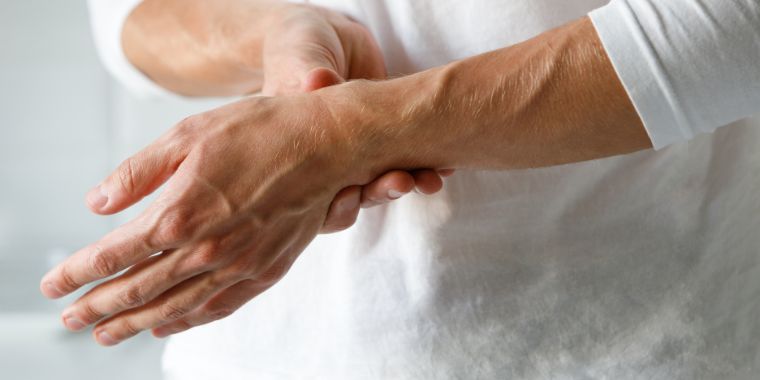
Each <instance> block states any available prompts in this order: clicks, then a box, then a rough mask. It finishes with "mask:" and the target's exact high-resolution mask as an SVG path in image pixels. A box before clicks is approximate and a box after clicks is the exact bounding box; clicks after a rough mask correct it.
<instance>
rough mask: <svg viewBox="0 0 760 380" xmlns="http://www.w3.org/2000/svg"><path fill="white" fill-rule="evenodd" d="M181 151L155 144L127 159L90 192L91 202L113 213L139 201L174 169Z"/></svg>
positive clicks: (96, 208) (101, 211)
mask: <svg viewBox="0 0 760 380" xmlns="http://www.w3.org/2000/svg"><path fill="white" fill-rule="evenodd" d="M177 153H179V152H170V151H167V149H166V148H162V147H160V146H156V145H155V144H154V145H151V146H148V147H147V148H145V149H144V150H142V151H140V152H139V153H137V154H136V155H134V156H132V157H130V158H128V159H126V160H124V162H122V163H121V165H119V167H118V168H117V169H116V170H115V171H114V172H113V173H111V175H109V176H108V178H106V179H105V180H104V181H103V182H101V183H100V185H98V186H96V187H95V188H93V189H92V190H90V191H89V192H88V193H87V197H86V203H87V206H88V207H89V208H90V210H92V211H93V212H94V213H97V214H101V215H110V214H114V213H117V212H119V211H121V210H124V209H125V208H127V207H129V206H131V205H133V204H135V203H137V202H138V201H140V200H141V199H142V198H144V197H145V196H147V195H148V194H150V193H152V192H153V191H155V190H156V189H157V188H158V187H159V186H161V185H162V184H163V183H164V182H166V180H167V179H168V178H169V177H170V176H171V175H172V174H173V173H174V171H175V170H176V168H177V167H178V166H179V164H180V163H181V161H182V159H183V157H182V156H181V155H179V154H177Z"/></svg>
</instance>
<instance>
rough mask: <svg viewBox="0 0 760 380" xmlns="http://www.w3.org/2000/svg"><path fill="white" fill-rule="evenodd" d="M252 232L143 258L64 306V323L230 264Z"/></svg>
mask: <svg viewBox="0 0 760 380" xmlns="http://www.w3.org/2000/svg"><path fill="white" fill-rule="evenodd" d="M252 234H253V232H252V231H251V228H245V227H244V228H237V229H235V230H234V231H233V232H231V233H228V234H226V235H224V237H222V238H219V237H210V238H206V239H204V240H202V241H200V242H197V243H193V244H192V245H186V246H183V247H182V248H179V249H176V250H169V251H165V252H163V253H161V254H160V255H155V256H152V257H150V258H148V259H146V260H143V261H141V262H139V263H137V264H135V265H134V266H133V267H131V268H130V269H129V270H128V271H127V272H125V273H123V274H122V275H120V276H118V277H116V278H114V279H111V280H109V281H106V282H104V283H102V284H99V285H98V286H96V287H95V288H93V289H92V290H90V291H89V292H88V293H87V294H85V295H84V296H82V297H81V298H79V299H78V300H77V301H76V302H74V304H72V305H71V306H69V307H68V308H66V310H65V311H64V312H63V314H62V319H63V322H64V325H66V327H68V328H69V329H71V330H75V331H76V330H81V329H83V328H84V327H86V326H87V325H89V324H92V323H95V322H97V321H99V320H101V319H103V318H106V317H108V316H110V315H115V314H118V313H120V312H122V311H124V310H128V309H133V308H136V307H140V306H143V305H145V304H147V303H149V302H151V301H153V300H154V299H155V298H157V297H159V296H160V295H161V294H163V293H164V292H166V291H167V290H169V289H170V288H172V287H174V286H175V285H177V284H179V283H181V282H183V281H185V280H187V279H189V278H192V277H195V276H196V275H199V274H201V273H204V272H208V271H212V270H216V269H218V268H221V267H223V266H225V265H227V264H229V263H230V262H232V261H233V260H235V259H236V258H237V257H238V256H239V254H240V253H241V252H243V251H245V250H247V249H249V247H250V246H252V245H255V244H256V242H257V240H256V239H255V238H254V239H252V238H251V235H252Z"/></svg>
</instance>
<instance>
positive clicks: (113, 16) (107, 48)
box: [87, 0, 176, 97]
mask: <svg viewBox="0 0 760 380" xmlns="http://www.w3.org/2000/svg"><path fill="white" fill-rule="evenodd" d="M141 1H142V0H105V1H104V0H87V3H88V5H89V8H90V20H91V24H92V29H93V32H94V33H93V34H94V35H95V45H96V46H97V48H98V53H99V54H100V59H101V60H102V61H103V64H104V65H105V67H106V69H107V70H108V71H109V72H110V73H111V74H112V75H113V76H114V77H116V79H118V80H119V82H120V83H121V84H122V85H124V86H126V87H127V88H128V89H129V90H130V91H131V92H132V93H133V94H135V95H137V96H140V97H170V96H176V95H174V94H172V93H171V92H169V91H167V90H165V89H164V88H163V87H161V86H159V85H157V84H155V83H154V82H153V81H151V80H150V79H149V78H148V77H146V76H145V74H143V73H142V72H140V71H139V70H137V69H136V68H135V67H134V66H133V65H132V64H131V63H130V62H129V60H128V59H127V57H126V56H125V55H124V51H123V50H122V48H121V30H122V28H123V26H124V22H125V21H126V19H127V17H128V16H129V14H130V13H132V10H133V9H134V8H135V7H136V6H137V5H139V4H140V2H141Z"/></svg>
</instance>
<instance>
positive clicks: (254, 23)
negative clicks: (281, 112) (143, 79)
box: [122, 0, 283, 95]
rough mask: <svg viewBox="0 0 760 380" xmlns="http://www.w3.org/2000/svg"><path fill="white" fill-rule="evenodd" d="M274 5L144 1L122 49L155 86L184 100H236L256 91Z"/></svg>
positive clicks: (269, 1) (258, 0)
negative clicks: (198, 97) (206, 97)
mask: <svg viewBox="0 0 760 380" xmlns="http://www.w3.org/2000/svg"><path fill="white" fill-rule="evenodd" d="M282 6H283V4H282V2H281V1H278V0H253V1H239V0H215V1H204V0H145V1H143V2H142V3H141V4H140V5H139V6H138V7H137V8H136V9H135V10H134V11H133V12H132V14H131V15H130V16H129V18H128V19H127V21H126V23H125V25H124V29H123V32H122V46H123V48H124V53H125V54H126V55H127V57H128V58H129V60H130V61H131V62H132V63H133V64H134V65H135V66H136V67H137V68H139V69H140V70H141V71H142V72H143V73H145V74H146V75H147V76H149V77H150V78H151V79H152V80H153V81H155V82H156V83H158V84H159V85H161V86H163V87H165V88H167V89H169V90H171V91H173V92H176V93H179V94H184V95H239V94H245V93H250V92H254V91H256V90H258V89H259V88H261V85H262V80H263V75H262V65H261V56H262V54H261V51H262V47H263V41H264V36H265V31H266V30H267V28H268V24H269V23H270V22H271V20H272V18H273V16H274V15H275V14H276V13H277V12H278V11H279V9H280V8H281V7H282Z"/></svg>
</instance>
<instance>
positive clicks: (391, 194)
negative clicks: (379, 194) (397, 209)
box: [388, 189, 406, 199]
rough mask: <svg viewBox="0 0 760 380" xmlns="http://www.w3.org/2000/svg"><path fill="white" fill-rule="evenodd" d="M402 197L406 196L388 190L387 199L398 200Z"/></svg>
mask: <svg viewBox="0 0 760 380" xmlns="http://www.w3.org/2000/svg"><path fill="white" fill-rule="evenodd" d="M404 195H406V193H402V192H400V191H396V190H393V189H391V190H388V198H390V199H399V198H401V197H403V196H404Z"/></svg>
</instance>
